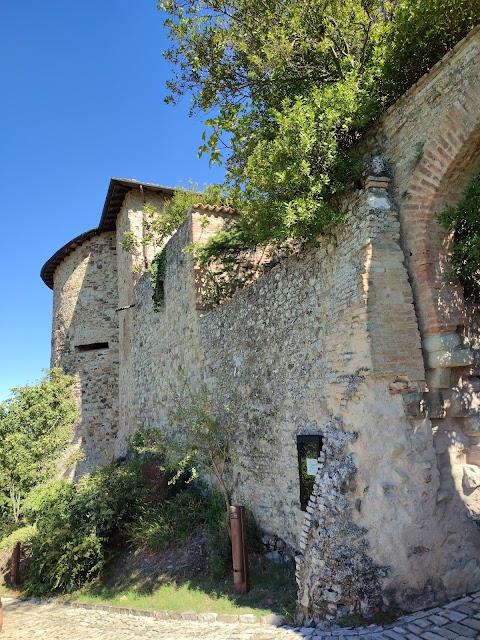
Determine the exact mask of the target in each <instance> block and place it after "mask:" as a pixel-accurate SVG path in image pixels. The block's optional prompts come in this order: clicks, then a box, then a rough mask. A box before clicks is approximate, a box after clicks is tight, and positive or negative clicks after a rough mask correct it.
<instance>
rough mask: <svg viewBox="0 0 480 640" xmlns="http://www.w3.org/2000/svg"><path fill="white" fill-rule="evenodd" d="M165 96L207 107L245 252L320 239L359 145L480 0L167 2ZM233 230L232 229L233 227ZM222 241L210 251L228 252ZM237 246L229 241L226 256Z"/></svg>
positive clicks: (206, 144) (163, 5)
mask: <svg viewBox="0 0 480 640" xmlns="http://www.w3.org/2000/svg"><path fill="white" fill-rule="evenodd" d="M159 8H160V9H162V10H163V11H165V12H166V14H167V18H166V21H165V25H166V27H167V29H168V30H169V37H170V39H171V42H172V46H171V48H170V49H169V50H168V51H167V52H166V53H165V57H166V58H167V60H169V61H170V62H171V63H172V66H173V68H174V75H173V78H172V79H171V80H170V81H169V82H168V83H167V86H168V89H169V92H170V93H169V95H168V96H167V101H168V102H172V103H175V102H176V101H177V100H179V99H180V98H182V97H183V96H184V95H185V94H190V95H191V97H192V106H191V113H192V114H193V113H195V114H198V113H202V112H203V113H204V114H207V119H206V125H207V132H208V133H207V132H205V133H204V136H203V142H202V144H201V146H200V153H207V154H209V155H210V159H211V161H212V162H220V161H221V158H222V153H226V154H227V155H228V159H227V176H226V191H227V192H228V190H229V189H232V190H233V193H234V194H235V204H236V206H237V207H238V208H240V209H241V211H242V213H243V217H242V221H241V223H240V224H241V230H242V234H240V233H239V232H236V237H234V238H233V237H232V242H234V243H235V244H236V246H238V240H239V237H240V235H242V239H243V240H244V244H243V248H246V247H251V246H252V244H253V245H264V246H267V245H268V246H271V245H275V246H279V245H281V244H283V243H284V242H285V241H286V240H289V239H291V238H294V239H296V240H297V241H299V242H300V243H303V242H313V241H315V238H316V237H317V236H318V235H319V234H321V233H322V232H323V231H324V229H325V228H326V227H327V226H328V225H331V224H335V223H338V222H339V221H341V220H342V219H343V217H344V215H343V213H342V211H341V210H340V208H339V206H338V203H337V202H336V196H337V195H338V194H340V193H341V192H342V191H343V190H345V188H346V187H347V186H348V185H349V184H351V182H352V179H353V178H354V177H355V176H356V175H357V173H358V170H359V163H358V159H357V158H355V156H354V155H353V154H352V153H351V146H352V143H353V142H354V141H355V140H357V139H358V137H359V136H360V135H361V134H362V132H363V131H364V130H365V128H366V127H367V126H368V125H369V124H370V123H371V122H372V120H373V119H374V118H375V117H376V116H378V115H379V114H380V113H381V111H382V110H383V109H384V108H385V107H386V106H388V105H389V104H391V103H392V102H393V101H394V100H395V99H396V98H398V97H399V96H400V95H401V94H402V93H403V92H404V90H405V89H406V88H407V87H408V86H410V85H411V84H413V83H414V82H415V81H416V80H417V79H418V78H419V77H420V76H421V75H422V74H423V73H424V72H425V71H427V70H428V69H429V68H430V67H431V66H433V64H435V62H437V60H439V59H440V58H441V57H442V56H443V55H444V54H445V53H446V52H447V51H448V50H449V49H451V48H452V47H453V46H454V45H455V44H456V42H458V40H460V39H461V38H462V37H463V36H465V35H466V34H467V33H468V31H469V30H470V29H471V28H473V27H474V26H475V25H476V24H478V22H479V20H480V0H433V1H432V2H423V1H422V0H390V1H385V0H347V1H345V0H322V1H320V2H319V1H318V0H287V1H286V2H285V1H283V0H235V1H234V0H224V1H222V2H219V1H218V0H200V1H199V0H163V1H161V2H160V3H159ZM230 233H232V234H233V232H230ZM226 247H228V243H227V242H225V237H224V236H223V238H222V240H221V241H220V240H219V242H218V243H217V244H216V245H214V244H213V243H212V244H210V247H209V249H208V250H211V251H216V252H217V253H216V257H218V256H223V255H224V254H223V253H222V251H224V250H225V248H226ZM228 251H229V249H228V248H227V254H226V255H228Z"/></svg>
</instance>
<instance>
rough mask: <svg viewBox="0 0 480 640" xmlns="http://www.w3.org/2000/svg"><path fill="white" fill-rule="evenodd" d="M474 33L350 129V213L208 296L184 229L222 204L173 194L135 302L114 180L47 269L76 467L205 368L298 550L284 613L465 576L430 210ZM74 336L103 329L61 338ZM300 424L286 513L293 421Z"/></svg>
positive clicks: (453, 189)
mask: <svg viewBox="0 0 480 640" xmlns="http://www.w3.org/2000/svg"><path fill="white" fill-rule="evenodd" d="M479 47H480V35H479V31H478V30H477V31H475V32H473V33H472V34H471V35H470V36H469V37H468V38H467V39H465V40H464V41H463V42H462V43H461V45H459V46H458V47H456V48H455V50H454V51H453V52H452V53H451V54H449V56H447V58H446V59H445V60H444V61H443V62H442V63H441V64H439V65H438V66H437V67H436V68H435V69H434V70H433V71H432V72H431V74H429V75H428V76H427V77H426V78H424V79H422V80H421V81H420V82H419V83H418V86H416V87H415V88H414V89H413V90H411V91H410V92H408V93H407V95H406V96H405V97H404V98H402V99H401V100H400V101H399V102H398V103H397V105H395V107H394V108H393V109H391V110H390V111H389V112H387V114H386V115H385V116H383V117H382V118H381V119H380V121H379V122H378V123H377V125H376V126H375V127H374V128H373V129H372V131H371V132H370V133H369V134H368V135H367V136H366V137H365V139H364V140H363V141H362V143H361V145H360V146H359V148H360V150H362V151H363V153H364V155H365V160H366V165H367V166H368V170H367V172H366V175H365V180H364V183H363V184H362V187H361V188H358V189H353V187H352V190H351V191H350V192H349V193H348V194H346V195H345V198H344V207H345V208H346V209H347V210H348V212H349V217H348V221H347V222H346V223H344V224H342V225H339V226H338V227H337V228H335V229H331V230H329V231H328V233H326V234H325V235H324V237H322V238H320V239H319V243H318V247H316V248H314V249H313V248H312V249H309V250H304V251H302V252H301V253H299V254H298V255H294V256H291V257H289V258H287V259H284V260H283V261H282V262H281V263H280V264H278V265H277V266H275V267H273V268H272V269H271V270H270V271H269V272H268V273H265V274H264V275H262V276H261V277H260V278H259V279H258V280H257V281H256V282H253V283H252V284H249V285H248V286H247V287H245V288H244V289H242V290H240V291H238V292H237V293H236V294H235V295H234V296H233V298H232V299H230V300H227V301H225V302H224V303H222V304H221V305H220V306H217V307H215V308H213V309H210V310H208V309H207V308H205V306H204V304H203V301H202V299H201V293H202V288H203V285H202V273H201V272H200V271H199V270H198V269H197V268H196V267H195V266H194V264H193V260H192V256H191V254H189V253H184V251H183V249H184V248H185V246H187V245H188V244H190V243H191V242H192V241H200V242H201V241H203V240H205V239H206V238H207V237H208V236H209V235H210V234H211V233H213V232H214V231H215V230H216V229H217V228H219V227H221V226H222V225H223V224H225V223H226V222H229V221H230V220H231V219H232V215H233V213H232V212H228V211H222V210H218V209H215V208H213V209H212V208H211V207H197V208H193V209H192V210H190V211H189V212H188V215H187V219H186V222H185V223H184V225H183V226H182V227H181V228H180V229H179V230H178V232H177V233H176V234H175V235H174V236H173V237H172V238H171V239H170V240H169V242H168V243H167V244H166V246H165V252H166V265H167V266H166V273H165V279H164V292H165V299H164V303H163V305H162V306H161V308H160V309H159V312H158V313H154V311H153V304H152V301H151V294H152V290H151V284H150V276H149V274H148V273H143V272H144V269H145V267H146V265H148V264H149V262H150V261H151V259H152V257H153V255H154V252H155V248H154V247H147V248H145V249H143V248H140V249H139V250H138V251H137V252H136V253H135V254H134V255H133V256H131V255H129V254H127V253H125V252H122V251H119V252H118V253H117V254H115V245H116V246H118V243H119V242H121V240H122V239H123V234H124V232H125V231H134V233H135V234H136V235H137V236H138V237H141V234H142V232H143V231H142V229H143V211H142V209H143V202H144V196H143V192H141V193H140V192H138V191H137V190H133V189H132V191H130V192H129V193H128V194H127V195H126V196H125V198H124V200H123V205H122V206H121V209H120V213H119V214H118V218H117V221H116V236H115V235H114V234H113V233H102V234H101V235H99V236H97V237H95V238H93V239H91V240H88V241H86V242H84V243H83V244H82V245H81V246H80V247H79V248H77V249H75V251H74V252H73V253H72V254H71V255H70V256H68V257H67V258H66V259H65V260H64V261H63V262H62V263H61V265H60V266H59V267H58V268H57V270H56V274H55V293H54V298H55V310H54V333H53V336H54V337H53V358H52V362H53V363H54V364H59V365H60V366H64V367H65V368H66V369H67V370H68V371H69V372H71V373H77V375H78V376H79V381H80V383H79V384H80V385H81V387H79V389H80V391H79V393H80V392H81V394H82V397H81V401H82V411H83V414H82V419H81V422H80V424H79V427H78V434H79V437H80V440H81V446H82V448H83V449H84V450H85V452H86V454H87V462H86V463H85V465H84V467H82V469H87V468H89V465H90V466H95V465H97V464H101V463H102V462H103V461H105V460H106V458H107V457H108V456H110V457H115V456H119V455H122V454H123V453H124V452H125V451H126V448H127V439H128V436H129V435H131V434H132V433H134V432H135V431H136V430H137V429H140V428H144V427H157V428H159V429H164V428H166V426H167V425H168V423H169V419H170V418H169V414H170V413H171V411H172V409H175V405H176V403H177V401H178V397H177V393H178V392H180V390H181V389H182V387H183V385H184V383H185V381H188V384H189V386H190V388H191V389H193V391H194V392H200V393H203V392H204V387H206V389H207V390H208V391H207V393H208V394H209V395H210V396H211V397H212V398H213V403H214V404H216V405H217V406H218V407H222V406H223V405H225V404H228V405H229V406H230V407H231V419H232V420H234V421H235V424H237V425H238V438H239V440H240V441H241V442H242V449H241V452H240V459H239V460H238V464H237V465H236V466H235V468H234V469H233V471H232V478H231V480H232V484H233V486H234V499H235V500H236V501H238V502H244V503H245V504H246V505H247V506H248V507H249V508H250V509H252V511H253V513H254V515H255V518H256V520H257V523H258V524H259V525H260V526H261V527H262V528H263V529H264V530H265V531H266V532H267V533H268V534H270V535H271V538H272V540H273V541H274V542H275V541H277V546H278V547H279V548H280V549H281V550H282V551H285V553H287V554H288V553H293V554H295V556H296V563H297V579H298V584H299V608H298V618H299V620H305V619H309V618H311V617H314V618H319V617H323V616H325V615H327V616H332V617H333V616H338V615H340V614H342V613H344V612H345V611H347V610H349V609H357V610H358V609H364V610H369V609H372V608H375V607H379V606H400V607H402V608H404V609H407V610H409V609H415V608H419V607H421V606H425V605H432V604H434V603H440V602H442V601H444V600H445V599H447V598H450V597H453V596H455V595H458V594H461V593H463V592H465V591H469V590H474V589H478V588H480V565H479V560H480V545H479V541H478V529H477V523H478V522H479V521H480V495H479V494H480V453H479V451H480V369H479V366H480V364H479V363H480V342H479V329H478V309H476V308H475V307H474V306H472V305H468V304H467V305H466V304H465V301H464V299H463V292H462V290H461V288H460V287H458V285H456V284H455V283H452V282H450V281H449V280H448V278H447V276H446V274H447V273H448V250H449V246H450V242H451V239H449V238H448V237H447V236H446V234H445V232H444V231H443V230H442V229H441V228H440V227H439V226H438V224H437V223H436V220H435V213H436V212H437V211H439V210H440V209H441V207H442V206H443V204H445V203H446V202H450V201H454V200H455V199H458V196H459V188H460V187H461V186H462V185H464V184H465V182H466V180H467V179H468V176H469V175H471V174H472V173H473V172H474V171H477V170H478V168H479V163H480V160H479V157H480V155H479V153H478V150H479V142H480V115H479V114H480V109H479V105H480V94H479V87H478V77H479V71H480V69H479V65H480V56H479V55H478V54H479V53H480V51H479ZM146 188H147V190H148V186H147V187H146ZM150 196H151V200H152V203H153V204H156V205H158V206H161V204H162V202H163V200H162V198H161V197H159V196H155V195H152V194H150V195H149V196H148V197H149V200H150ZM206 219H208V221H209V223H210V224H209V225H208V226H205V225H204V224H203V223H202V221H204V220H206ZM107 256H108V258H107ZM99 265H102V266H99ZM132 269H133V271H132ZM106 271H108V273H106ZM102 332H103V333H102ZM102 336H103V337H102ZM87 338H88V339H90V340H92V341H93V342H104V341H105V342H106V341H108V342H109V349H108V350H107V351H105V350H99V351H97V352H96V355H95V357H92V355H93V352H92V353H91V354H90V353H89V352H85V353H80V354H79V352H78V349H77V347H78V346H79V344H80V343H79V342H78V340H81V341H82V340H86V339H87ZM87 356H88V358H90V359H88V358H87ZM107 374H110V377H108V375H107ZM314 434H317V435H321V436H322V438H323V450H322V453H321V456H320V461H319V471H318V474H317V476H316V480H315V488H314V491H313V494H312V496H311V499H310V502H309V505H308V507H307V512H306V513H305V512H302V511H301V510H300V500H299V473H298V461H297V449H296V444H297V443H296V438H297V436H298V435H314ZM265 436H267V437H265ZM252 445H254V448H256V449H257V450H260V451H261V453H262V455H261V456H260V457H259V456H254V455H253V454H252V453H251V449H252ZM102 447H103V449H102ZM102 451H103V452H105V453H101V452H102ZM253 472H255V473H253ZM278 540H279V541H280V542H278Z"/></svg>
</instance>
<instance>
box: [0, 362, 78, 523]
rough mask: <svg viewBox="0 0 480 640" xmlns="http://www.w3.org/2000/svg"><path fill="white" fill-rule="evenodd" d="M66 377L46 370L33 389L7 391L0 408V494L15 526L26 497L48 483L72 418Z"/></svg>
mask: <svg viewBox="0 0 480 640" xmlns="http://www.w3.org/2000/svg"><path fill="white" fill-rule="evenodd" d="M73 383H74V378H73V377H72V376H67V375H65V374H64V373H63V372H62V371H61V370H60V369H51V370H50V371H48V372H47V373H46V375H45V376H44V378H43V379H42V380H41V381H40V382H39V384H37V385H34V386H25V387H17V388H15V389H12V392H13V397H12V398H10V399H8V400H5V401H4V402H2V403H1V404H0V442H1V446H0V492H1V493H2V494H3V496H6V497H7V498H8V500H9V506H10V514H11V517H12V518H13V520H14V521H15V522H18V521H19V519H20V516H21V513H22V504H23V500H24V499H25V496H26V495H27V494H28V492H29V491H30V490H31V489H32V488H33V487H34V486H35V485H37V484H39V483H42V482H45V481H46V480H48V479H49V478H52V477H53V476H54V475H55V473H57V471H58V465H59V459H61V454H62V452H64V451H65V450H66V449H67V446H68V444H69V442H70V438H71V434H72V427H73V424H74V422H75V420H76V417H77V405H76V403H75V400H74V397H73V389H72V387H73Z"/></svg>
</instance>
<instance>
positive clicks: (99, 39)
mask: <svg viewBox="0 0 480 640" xmlns="http://www.w3.org/2000/svg"><path fill="white" fill-rule="evenodd" d="M167 46H168V41H167V39H166V35H165V31H164V29H163V16H162V13H161V12H160V11H158V10H157V9H156V3H155V1H154V0H83V1H82V2H67V1H66V0H46V2H41V3H40V2H33V0H23V1H22V2H19V1H18V0H3V2H2V3H1V8H0V73H1V79H2V85H1V99H0V170H1V175H2V177H3V189H2V198H1V206H0V216H1V218H0V219H1V223H2V231H3V242H2V245H1V251H0V268H1V275H2V293H3V295H2V299H1V313H0V400H2V399H4V398H6V397H7V396H8V395H9V392H8V389H10V388H11V387H14V386H21V385H24V384H27V383H34V382H35V381H36V380H38V379H39V378H40V377H41V375H42V368H45V367H48V366H49V361H50V330H51V320H52V292H51V291H50V289H48V288H47V287H46V286H45V285H44V284H43V282H42V281H41V279H40V276H39V272H40V269H41V267H42V265H43V263H44V262H45V261H46V260H47V259H48V258H49V257H50V256H51V255H52V254H53V253H54V252H55V251H56V250H57V249H59V248H60V247H61V246H62V245H63V244H65V243H66V242H67V241H68V240H71V239H72V238H74V237H75V236H77V235H79V234H80V233H83V232H84V231H86V230H88V229H91V228H92V227H96V226H97V224H98V222H99V220H100V214H101V211H102V207H103V203H104V200H105V196H106V192H107V187H108V183H109V180H110V178H111V177H117V178H135V179H137V180H141V181H145V182H155V183H158V184H162V185H167V186H175V185H176V184H178V182H179V181H180V182H182V183H183V184H186V183H187V182H188V180H189V179H193V180H194V181H197V182H199V184H200V185H202V184H203V183H205V182H216V181H220V180H221V179H222V177H223V171H222V169H220V168H215V169H209V168H208V160H207V159H206V158H202V159H198V157H197V148H198V145H199V144H200V142H201V140H200V136H201V133H202V131H203V125H202V123H201V120H200V118H197V119H191V118H188V115H187V111H188V100H185V103H184V104H181V105H179V106H177V107H172V106H168V105H165V104H164V102H163V97H164V95H165V80H166V79H167V78H168V77H169V76H170V67H169V64H168V63H167V62H166V61H165V60H164V59H163V57H162V52H163V51H164V50H165V49H166V48H167Z"/></svg>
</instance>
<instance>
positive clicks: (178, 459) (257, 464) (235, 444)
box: [137, 380, 273, 522]
mask: <svg viewBox="0 0 480 640" xmlns="http://www.w3.org/2000/svg"><path fill="white" fill-rule="evenodd" d="M171 394H172V403H171V405H172V406H174V407H175V408H174V409H172V410H171V411H170V412H169V416H168V424H167V425H166V426H165V427H164V428H163V429H162V431H160V430H158V429H146V430H144V431H141V432H139V434H138V435H137V438H144V439H145V442H146V445H145V448H144V450H145V451H146V452H147V451H154V450H156V449H157V448H160V449H162V450H164V451H165V452H166V456H167V469H171V470H175V475H174V477H173V478H172V482H175V481H176V480H177V479H178V478H180V477H181V476H182V474H184V473H188V474H191V477H192V478H197V477H198V476H202V477H206V478H210V479H212V480H213V483H214V485H215V487H216V489H218V491H219V492H220V493H221V495H222V497H223V501H224V505H225V510H226V516H227V517H226V520H227V522H228V521H229V507H230V504H231V495H232V475H231V471H232V468H233V467H242V468H244V469H246V471H247V472H248V473H250V474H252V475H253V476H259V475H261V466H262V464H261V463H262V461H264V460H265V458H266V456H268V454H269V453H270V452H271V449H270V447H271V444H272V436H271V418H272V415H273V412H272V411H261V410H256V409H255V408H254V407H253V406H252V402H251V401H248V406H246V404H247V401H243V400H242V399H241V398H240V396H230V397H229V398H227V399H226V401H225V402H219V400H218V397H217V398H215V399H214V397H213V395H212V394H211V393H210V392H209V391H208V389H207V387H206V386H203V387H202V388H201V391H199V392H198V391H195V390H193V389H192V387H191V386H190V384H189V383H188V381H186V380H184V381H183V382H182V383H181V384H180V388H179V390H177V389H176V388H174V387H172V388H171ZM257 396H258V394H257ZM247 413H249V422H250V424H249V425H246V426H243V427H242V424H241V422H242V419H243V420H244V419H245V418H242V419H240V416H241V415H242V416H245V414H247Z"/></svg>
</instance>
